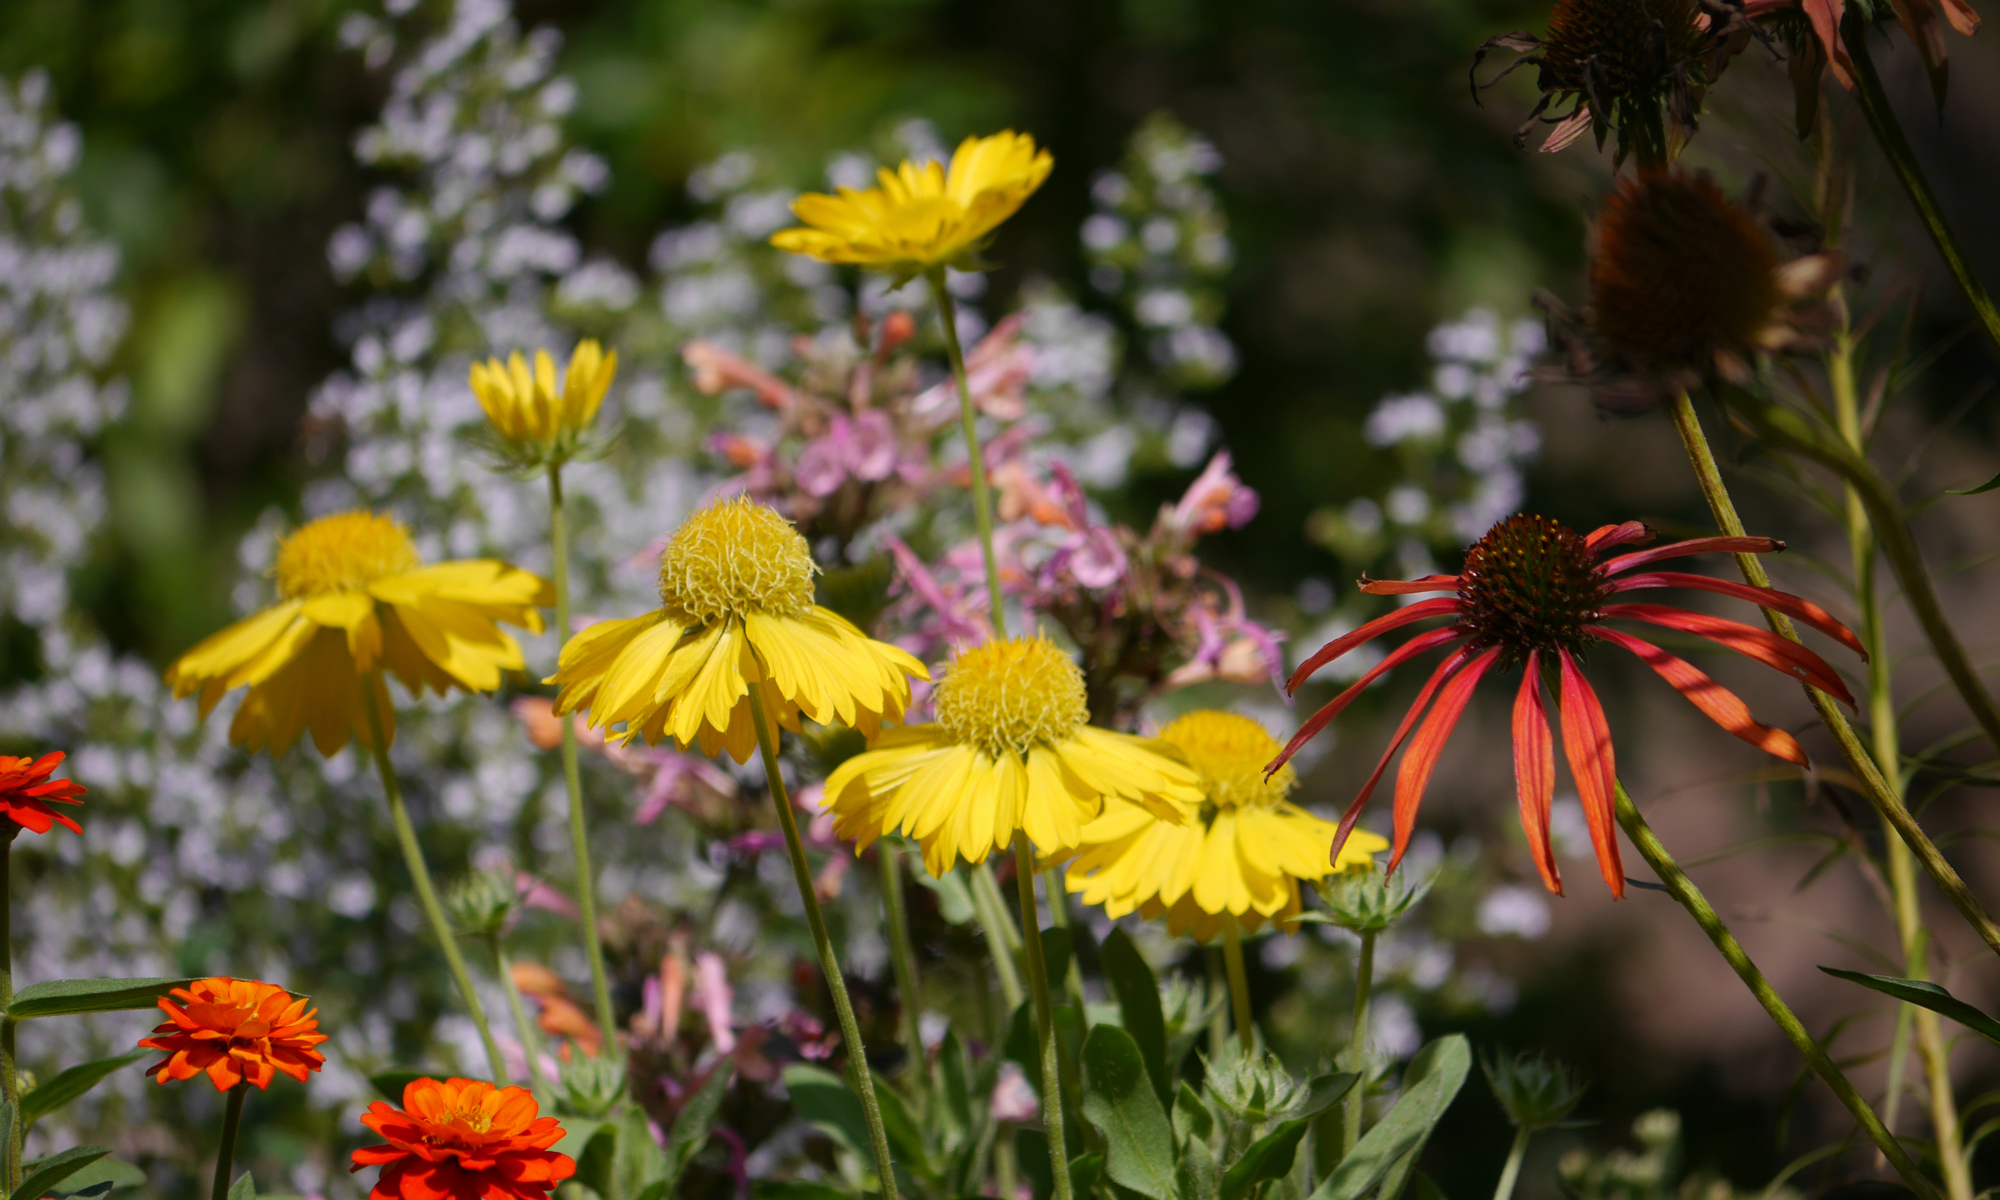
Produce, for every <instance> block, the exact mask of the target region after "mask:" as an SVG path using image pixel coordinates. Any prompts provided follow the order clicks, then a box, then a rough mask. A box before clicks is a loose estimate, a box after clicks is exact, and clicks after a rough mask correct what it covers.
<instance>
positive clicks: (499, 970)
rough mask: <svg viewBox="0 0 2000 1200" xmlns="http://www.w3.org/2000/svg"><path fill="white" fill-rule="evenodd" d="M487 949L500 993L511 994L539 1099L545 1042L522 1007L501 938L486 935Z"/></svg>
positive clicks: (530, 1080) (510, 1003)
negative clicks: (491, 958) (497, 977)
mask: <svg viewBox="0 0 2000 1200" xmlns="http://www.w3.org/2000/svg"><path fill="white" fill-rule="evenodd" d="M486 948H487V949H488V950H491V951H492V952H493V972H494V974H496V975H498V976H499V977H500V990H501V991H503V992H506V993H507V1011H508V1012H509V1013H510V1014H511V1015H512V1016H513V1018H514V1036H515V1037H516V1038H519V1039H520V1041H521V1053H522V1054H523V1055H524V1056H525V1057H526V1058H527V1060H528V1087H529V1088H530V1089H531V1090H533V1091H534V1092H535V1093H537V1094H538V1095H539V1094H541V1091H542V1083H543V1081H542V1040H541V1039H540V1038H538V1037H536V1036H535V1025H534V1022H532V1021H530V1020H528V1010H527V1007H526V1006H525V1005H523V1004H522V1003H521V989H519V988H517V987H515V986H514V964H513V963H512V962H510V961H508V958H507V951H506V950H505V949H504V948H503V947H502V946H501V945H500V935H499V934H497V933H489V934H487V935H486Z"/></svg>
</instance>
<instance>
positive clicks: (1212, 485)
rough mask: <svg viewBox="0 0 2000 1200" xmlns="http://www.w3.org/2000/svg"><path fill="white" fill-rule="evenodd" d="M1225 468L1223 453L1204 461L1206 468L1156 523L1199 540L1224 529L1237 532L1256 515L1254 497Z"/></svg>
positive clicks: (1225, 452) (1224, 453)
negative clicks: (1177, 501) (1206, 461)
mask: <svg viewBox="0 0 2000 1200" xmlns="http://www.w3.org/2000/svg"><path fill="white" fill-rule="evenodd" d="M1229 465H1230V460H1229V451H1227V450H1220V451H1217V452H1216V455H1215V457H1214V458H1211V459H1209V460H1208V466H1206V467H1204V468H1202V472H1201V474H1200V476H1198V477H1197V478H1196V479H1195V481H1194V482H1193V483H1192V484H1189V485H1188V490H1187V494H1186V495H1184V496H1182V497H1181V498H1180V502H1179V503H1178V504H1175V505H1174V506H1173V507H1172V508H1170V509H1163V510H1162V511H1161V513H1160V520H1161V521H1162V522H1164V523H1165V524H1166V526H1167V527H1168V529H1169V530H1171V531H1172V532H1174V533H1177V534H1180V535H1183V536H1189V537H1200V536H1202V535H1203V534H1208V533H1220V532H1221V531H1222V530H1224V529H1241V528H1243V526H1245V525H1247V524H1248V523H1249V522H1250V518H1252V517H1254V516H1256V515H1257V505H1258V501H1257V493H1256V492H1254V491H1252V490H1250V489H1249V488H1248V487H1245V486H1244V484H1243V481H1242V480H1241V479H1238V478H1237V477H1236V474H1235V472H1233V471H1231V470H1230V469H1229Z"/></svg>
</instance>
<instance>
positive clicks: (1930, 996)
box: [1820, 967, 2000, 1043]
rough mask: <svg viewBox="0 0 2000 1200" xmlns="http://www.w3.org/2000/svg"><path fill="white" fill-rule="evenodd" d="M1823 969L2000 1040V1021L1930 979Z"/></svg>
mask: <svg viewBox="0 0 2000 1200" xmlns="http://www.w3.org/2000/svg"><path fill="white" fill-rule="evenodd" d="M1820 970H1822V971H1825V972H1826V973H1827V974H1829V975H1831V976H1833V977H1834V978H1835V979H1845V980H1847V981H1848V982H1849V983H1858V984H1860V985H1861V986H1862V987H1865V988H1869V989H1871V990H1873V991H1877V992H1881V993H1882V994H1883V995H1885V996H1893V997H1895V998H1896V999H1898V1000H1902V1001H1904V1002H1906V1003H1909V1004H1914V1005H1916V1006H1917V1007H1919V1008H1928V1009H1930V1010H1931V1011H1932V1012H1934V1013H1937V1014H1938V1015H1939V1016H1944V1017H1950V1018H1951V1019H1952V1020H1954V1021H1957V1022H1958V1023H1959V1024H1960V1025H1963V1026H1965V1027H1966V1028H1967V1029H1970V1030H1972V1031H1973V1032H1974V1033H1976V1034H1978V1035H1979V1036H1981V1037H1983V1038H1985V1039H1986V1040H1987V1041H1989V1042H1995V1043H2000V1021H1996V1020H1994V1019H1993V1018H1992V1017H1989V1016H1987V1015H1986V1014H1985V1013H1983V1012H1981V1011H1980V1010H1979V1009H1976V1008H1974V1007H1973V1006H1972V1005H1970V1004H1967V1003H1966V1002H1965V1001H1963V1000H1960V999H1959V998H1958V997H1956V996H1954V995H1952V994H1951V993H1950V992H1948V991H1946V990H1944V989H1943V988H1941V987H1939V986H1938V985H1937V984H1935V983H1932V982H1930V981H1929V980H1927V979H1899V978H1897V977H1896V976H1894V975H1865V974H1863V973H1862V972H1860V971H1843V970H1841V969H1840V968H1838V967H1821V968H1820Z"/></svg>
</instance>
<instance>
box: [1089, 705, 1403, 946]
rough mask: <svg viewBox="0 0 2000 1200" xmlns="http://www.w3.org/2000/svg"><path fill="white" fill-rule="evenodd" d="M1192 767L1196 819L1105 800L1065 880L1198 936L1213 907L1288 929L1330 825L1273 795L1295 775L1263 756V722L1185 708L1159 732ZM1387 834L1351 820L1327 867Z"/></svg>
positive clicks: (1355, 857) (1271, 747) (1248, 921)
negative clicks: (1198, 787) (1196, 782)
mask: <svg viewBox="0 0 2000 1200" xmlns="http://www.w3.org/2000/svg"><path fill="white" fill-rule="evenodd" d="M1160 740H1161V741H1164V742H1167V743H1169V744H1170V745H1173V746H1176V747H1178V748H1179V749H1180V751H1181V752H1182V753H1183V754H1185V755H1186V756H1187V759H1188V761H1189V762H1190V763H1192V764H1193V765H1194V768H1195V770H1196V771H1198V772H1200V774H1201V784H1202V792H1203V794H1204V796H1205V798H1206V800H1207V803H1205V804H1203V805H1202V806H1201V814H1200V816H1199V818H1198V819H1196V820H1193V821H1189V822H1187V823H1186V824H1178V825H1176V824H1168V823H1166V822H1163V821H1160V820H1159V819H1158V818H1156V817H1155V816H1154V815H1153V814H1152V813H1151V812H1149V811H1147V810H1146V809H1145V808H1142V807H1140V806H1139V805H1136V804H1128V803H1125V802H1124V801H1122V800H1111V801H1107V802H1106V803H1105V805H1104V813H1103V815H1102V816H1100V817H1098V818H1097V819H1096V820H1095V821H1092V822H1091V823H1090V825H1089V826H1088V827H1087V828H1085V829H1084V831H1083V837H1082V839H1081V841H1082V845H1083V851H1082V853H1081V854H1079V855H1078V856H1077V857H1076V858H1075V860H1073V861H1072V862H1071V863H1070V865H1069V877H1068V881H1067V882H1068V887H1069V890H1070V891H1072V892H1078V893H1081V894H1082V896H1083V898H1084V901H1085V903H1088V904H1102V905H1103V906H1104V914H1105V915H1106V916H1108V917H1113V918H1117V917H1122V916H1124V915H1125V914H1126V913H1128V912H1131V911H1132V910H1134V909H1137V910H1139V912H1140V913H1141V914H1142V915H1143V916H1146V917H1148V918H1151V917H1157V916H1159V915H1161V914H1162V913H1164V914H1166V917H1167V928H1168V930H1169V931H1171V932H1172V933H1174V934H1176V935H1179V934H1187V933H1192V934H1193V936H1194V937H1195V938H1196V939H1198V940H1200V941H1204V942H1206V941H1209V940H1211V939H1213V938H1214V937H1215V935H1216V934H1217V933H1218V932H1220V931H1221V929H1222V917H1223V914H1224V913H1232V914H1234V915H1235V917H1236V919H1237V920H1238V922H1239V923H1240V924H1241V927H1242V928H1244V929H1246V930H1250V929H1256V928H1257V927H1259V926H1260V925H1262V924H1263V923H1264V922H1265V921H1266V920H1270V921H1272V922H1273V923H1275V924H1278V925H1281V926H1285V927H1287V928H1289V927H1290V924H1291V920H1292V918H1293V917H1296V916H1297V915H1298V914H1299V880H1301V879H1321V878H1324V877H1326V876H1328V875H1331V874H1333V872H1334V870H1335V869H1336V868H1335V867H1334V866H1333V864H1332V863H1331V862H1330V861H1329V860H1330V858H1331V855H1332V851H1333V835H1334V832H1335V830H1336V829H1337V827H1336V826H1335V825H1334V824H1333V822H1331V821H1322V820H1321V819H1319V818H1318V817H1315V816H1313V815H1312V814H1311V813H1309V812H1306V811H1305V810H1304V809H1301V808H1299V807H1297V806H1295V805H1293V804H1292V803H1291V802H1289V801H1287V800H1286V799H1285V796H1286V794H1287V793H1289V792H1290V791H1291V790H1292V787H1293V785H1294V784H1296V783H1297V782H1298V777H1297V776H1296V775H1295V774H1294V773H1293V771H1292V769H1291V768H1290V767H1289V766H1287V767H1281V768H1279V769H1278V771H1277V773H1275V774H1274V775H1272V776H1271V778H1270V779H1269V780H1268V781H1267V780H1266V779H1265V778H1264V766H1265V764H1266V763H1269V762H1270V761H1271V760H1272V759H1273V758H1276V757H1277V756H1278V751H1279V750H1280V749H1281V747H1280V746H1279V745H1278V743H1277V741H1276V740H1275V739H1274V738H1272V737H1271V735H1270V734H1268V733H1266V732H1265V731H1264V727H1263V726H1261V725H1259V724H1257V722H1255V721H1252V720H1251V719H1250V718H1248V717H1241V716H1237V715H1236V714H1235V713H1227V712H1215V711H1212V710H1201V711H1197V712H1191V713H1188V714H1187V715H1185V716H1183V717H1181V718H1180V719H1179V720H1177V721H1175V722H1174V723H1173V724H1171V725H1168V726H1167V727H1166V728H1165V729H1162V730H1161V731H1160ZM1388 845H1389V843H1388V841H1387V840H1386V839H1384V838H1381V837H1378V836H1376V835H1375V834H1372V833H1369V832H1367V831H1366V830H1361V829H1357V830H1355V831H1354V832H1353V833H1351V834H1349V835H1348V838H1347V845H1345V846H1343V847H1341V851H1340V866H1339V868H1338V869H1340V870H1343V871H1346V870H1367V869H1368V868H1369V867H1370V866H1372V865H1373V864H1374V861H1375V859H1374V856H1375V854H1376V853H1377V852H1378V851H1381V850H1385V849H1387V848H1388Z"/></svg>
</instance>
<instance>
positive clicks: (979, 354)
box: [910, 313, 1035, 421]
mask: <svg viewBox="0 0 2000 1200" xmlns="http://www.w3.org/2000/svg"><path fill="white" fill-rule="evenodd" d="M1023 320H1024V318H1023V317H1022V315H1021V314H1020V313H1015V314H1014V315H1013V316H1010V317H1008V318H1006V319H1005V320H1003V321H1001V322H1000V323H999V324H998V325H995V326H994V327H993V328H992V329H991V330H990V331H988V333H987V334H986V336H985V337H983V338H981V339H979V344H978V345H977V346H974V347H973V348H972V353H970V354H968V355H966V356H965V382H966V386H967V387H968V388H970V389H971V391H972V403H973V406H974V407H975V408H977V409H978V410H979V411H980V412H983V413H985V414H986V415H987V416H989V417H992V418H993V419H994V420H996V421H1018V420H1020V419H1021V418H1022V417H1023V416H1025V415H1026V414H1027V411H1028V405H1027V388H1028V381H1029V380H1030V379H1031V378H1033V377H1034V374H1035V349H1034V347H1033V346H1030V345H1028V344H1027V343H1025V342H1023V341H1022V340H1021V326H1022V323H1023ZM910 411H911V413H913V414H914V415H916V416H919V417H924V418H929V419H931V420H934V421H946V420H950V419H951V418H952V417H953V416H955V415H956V414H957V412H958V385H957V384H956V383H954V382H953V381H952V380H951V379H949V378H947V379H945V380H944V381H943V382H942V383H939V384H937V385H936V386H935V387H931V388H927V389H925V390H924V391H923V392H922V393H921V394H919V395H918V396H917V398H916V399H915V400H914V401H912V402H911V404H910Z"/></svg>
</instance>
